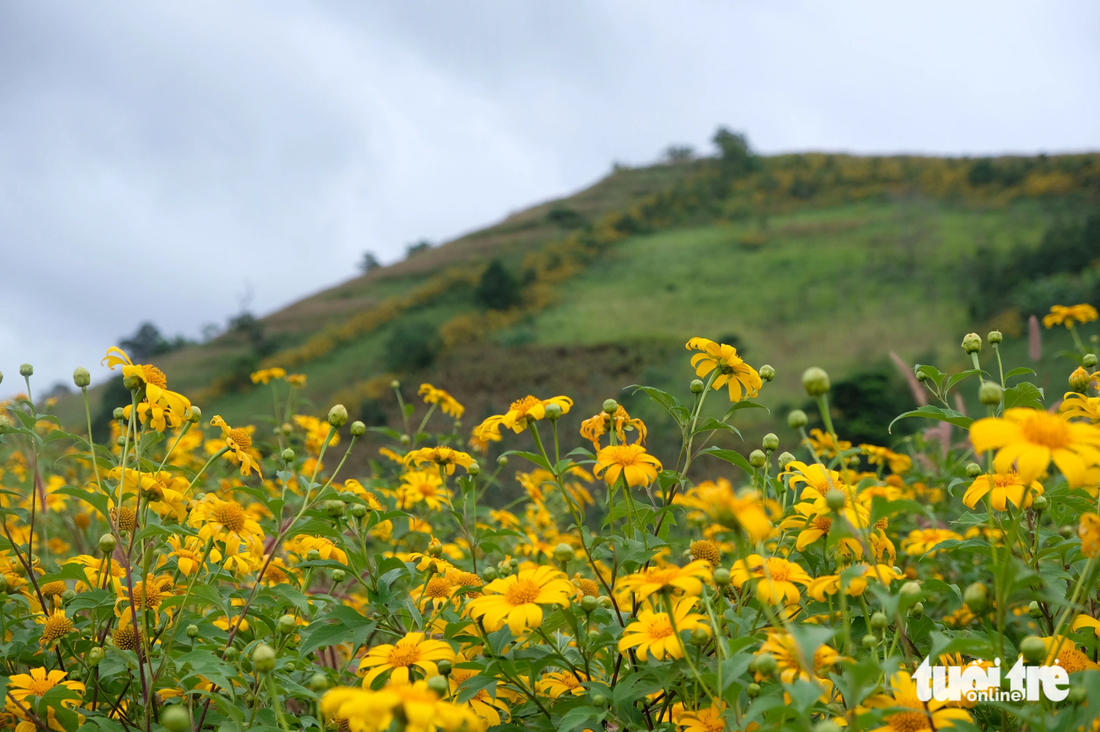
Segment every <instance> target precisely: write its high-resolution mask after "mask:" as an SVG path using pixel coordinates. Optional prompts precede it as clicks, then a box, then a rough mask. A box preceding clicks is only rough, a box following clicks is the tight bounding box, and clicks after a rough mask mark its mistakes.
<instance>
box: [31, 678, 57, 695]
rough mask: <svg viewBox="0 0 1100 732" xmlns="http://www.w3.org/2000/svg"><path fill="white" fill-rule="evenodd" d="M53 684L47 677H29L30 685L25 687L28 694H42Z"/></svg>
mask: <svg viewBox="0 0 1100 732" xmlns="http://www.w3.org/2000/svg"><path fill="white" fill-rule="evenodd" d="M54 686H55V684H54V682H52V681H50V680H49V679H31V683H30V685H29V686H28V687H27V691H28V695H29V696H43V695H44V694H45V693H46V692H47V691H49V690H50V689H52V688H53V687H54Z"/></svg>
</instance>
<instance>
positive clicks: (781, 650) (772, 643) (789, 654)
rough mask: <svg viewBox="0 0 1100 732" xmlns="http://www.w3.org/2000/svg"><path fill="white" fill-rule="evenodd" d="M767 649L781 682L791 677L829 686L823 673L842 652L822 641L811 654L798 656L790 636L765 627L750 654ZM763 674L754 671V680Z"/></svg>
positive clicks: (788, 682)
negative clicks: (762, 640) (757, 647)
mask: <svg viewBox="0 0 1100 732" xmlns="http://www.w3.org/2000/svg"><path fill="white" fill-rule="evenodd" d="M764 653H770V654H771V655H772V656H773V657H774V658H775V661H776V669H777V670H778V671H779V678H780V680H781V681H782V682H783V683H784V684H793V683H794V681H795V679H801V680H802V681H812V682H814V683H817V684H819V685H821V686H824V687H826V688H829V687H830V686H831V682H830V681H829V680H828V678H826V677H827V675H828V673H829V672H830V671H831V670H832V668H833V666H834V665H835V664H836V662H837V661H839V660H841V659H842V658H843V656H841V655H840V654H839V653H837V651H836V649H835V648H833V647H832V646H828V645H822V646H819V647H818V649H817V650H816V651H814V657H813V658H805V659H803V657H802V649H801V648H800V647H799V645H798V642H797V641H795V639H794V637H793V636H792V635H791V634H790V633H787V632H786V631H783V630H768V637H767V639H766V640H765V641H764V642H763V643H762V644H761V645H760V649H759V650H758V651H756V652H755V653H754V655H757V656H759V655H762V654H764ZM762 679H763V676H762V675H761V674H757V675H756V680H757V681H761V680H762Z"/></svg>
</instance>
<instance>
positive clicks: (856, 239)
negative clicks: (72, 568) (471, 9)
mask: <svg viewBox="0 0 1100 732" xmlns="http://www.w3.org/2000/svg"><path fill="white" fill-rule="evenodd" d="M733 138H734V139H732V140H731V139H729V138H726V139H725V140H724V143H725V149H724V150H723V154H722V155H720V156H719V157H716V158H703V159H691V160H682V161H679V162H666V163H662V164H658V165H653V166H649V167H644V168H621V167H617V168H616V169H615V170H614V171H613V172H612V173H611V174H610V175H608V176H607V177H606V178H604V179H603V180H601V181H599V182H598V183H596V184H595V185H593V186H591V187H590V188H587V189H586V190H584V191H581V192H579V193H577V194H575V195H572V196H569V197H566V198H562V199H559V200H554V201H549V202H546V203H542V204H539V205H537V206H533V207H531V208H529V209H527V210H524V211H522V212H519V213H516V214H514V215H511V216H509V217H507V218H506V219H504V220H503V221H501V222H500V223H498V224H496V225H494V226H491V227H488V228H486V229H483V230H480V231H477V232H474V233H471V234H468V235H465V236H462V237H461V238H459V239H456V240H454V241H451V242H448V243H446V244H443V245H441V246H438V247H433V248H430V249H427V250H426V251H421V252H418V253H416V254H415V255H412V256H410V257H408V258H407V259H406V260H404V261H402V262H400V263H397V264H394V265H392V266H388V267H383V268H377V269H375V270H373V271H371V272H369V273H368V274H365V275H363V276H360V277H356V278H354V279H351V280H348V281H346V282H342V283H340V284H338V285H336V286H334V287H332V288H330V289H327V290H325V291H323V292H319V293H317V294H315V295H313V296H310V297H308V298H305V299H303V300H300V301H298V302H295V303H292V304H290V305H288V306H287V307H285V308H282V309H281V310H279V311H277V312H275V313H271V314H270V315H267V316H265V317H263V318H261V319H258V320H254V321H246V322H243V323H239V326H240V327H238V328H237V329H236V330H234V331H231V332H228V333H226V334H224V335H222V336H221V337H219V338H216V339H214V340H213V341H211V342H209V343H206V344H202V345H193V346H187V347H185V348H183V349H180V350H178V351H175V352H173V353H170V354H166V355H164V356H163V357H159V358H158V359H157V360H156V363H157V365H158V366H160V367H161V368H162V369H163V370H164V371H165V372H167V373H168V374H169V375H170V378H171V384H172V386H173V388H175V389H177V390H180V391H183V392H184V393H187V394H189V395H190V396H191V397H192V398H193V400H194V401H195V402H196V403H198V404H200V405H202V407H203V409H204V411H205V412H207V413H209V414H213V413H219V414H221V415H223V416H224V417H225V418H226V419H227V420H229V421H230V423H234V424H236V423H244V422H253V423H257V424H260V423H261V422H262V421H263V420H267V421H268V422H269V423H270V421H271V418H270V414H269V412H270V404H271V399H270V394H269V393H268V392H267V390H266V387H256V386H253V385H252V384H251V382H250V381H249V379H248V374H249V373H251V372H252V371H254V370H256V369H258V368H260V367H263V366H283V367H285V368H287V369H288V370H289V371H292V372H298V373H303V374H305V375H306V376H307V377H308V387H307V389H306V391H305V397H306V398H307V401H306V402H304V404H305V406H304V409H312V410H315V411H317V412H318V413H320V412H323V411H324V410H325V409H327V407H328V405H329V404H330V403H332V402H335V401H340V402H342V403H344V404H346V405H347V406H348V408H349V411H350V413H351V414H352V416H353V418H354V417H357V416H358V417H360V418H362V419H364V420H365V421H367V422H368V424H375V425H379V424H387V423H388V424H389V426H391V427H395V428H399V427H400V421H401V420H400V415H399V414H398V411H397V407H396V401H395V399H394V397H393V394H392V392H390V391H389V388H388V384H389V383H390V381H391V380H393V379H399V380H400V381H401V382H402V383H403V385H404V386H403V387H402V392H403V396H404V399H405V400H406V401H409V400H415V399H416V395H415V392H416V388H417V387H418V386H419V384H420V383H421V382H425V381H426V382H431V383H433V384H436V385H437V386H440V387H442V388H446V389H448V390H449V391H451V393H453V394H454V395H455V397H456V398H457V399H458V400H459V401H460V402H462V403H463V404H465V405H466V407H467V413H466V415H465V418H464V419H463V423H464V424H463V427H462V430H463V431H464V432H465V431H466V430H468V429H469V428H470V427H472V426H473V425H474V424H476V423H477V422H478V421H480V419H482V418H483V417H484V416H487V415H488V414H492V413H499V412H502V411H504V410H506V409H507V407H508V403H509V402H510V401H511V400H512V399H515V398H519V397H522V396H523V395H525V394H527V393H534V394H537V395H539V396H543V397H546V396H553V395H557V394H567V395H570V396H571V397H573V398H574V400H575V401H576V405H575V407H574V412H573V413H572V414H570V415H569V416H568V417H567V418H566V422H565V423H566V425H567V428H569V429H575V428H576V425H577V424H579V420H580V419H581V418H584V417H587V416H590V415H591V414H592V413H594V412H596V411H598V409H599V405H600V404H601V403H602V401H603V400H604V399H605V398H607V397H616V398H618V399H619V400H620V401H621V402H622V403H623V404H624V405H626V406H627V408H628V409H631V411H632V412H633V411H637V412H638V413H639V414H640V415H642V416H643V417H645V418H647V419H652V420H660V419H662V413H661V412H660V411H659V410H656V409H655V408H654V407H653V405H651V404H648V403H647V402H646V401H644V400H642V399H640V398H639V397H640V395H639V397H631V396H630V395H629V393H624V392H621V391H620V387H621V386H622V385H624V384H631V383H646V384H652V385H655V386H659V387H661V388H665V389H668V390H670V391H673V392H675V393H677V394H680V395H683V394H685V392H686V386H687V382H688V381H689V380H690V379H691V378H692V376H693V374H692V372H691V370H690V368H689V366H688V363H687V358H688V354H687V352H686V351H685V350H684V343H685V342H686V341H687V339H688V338H690V337H692V336H696V335H702V336H706V337H709V338H712V339H715V340H719V339H721V340H724V341H725V342H729V343H734V344H735V345H737V346H738V347H739V349H741V351H742V353H743V355H744V357H745V358H746V360H747V361H749V362H750V363H751V364H753V365H755V366H757V367H759V366H760V365H762V364H764V363H768V362H772V363H776V364H782V365H783V366H784V370H781V371H780V372H779V374H778V376H777V378H776V380H775V382H773V383H772V384H769V385H767V386H766V389H765V390H764V392H763V393H762V395H761V398H760V401H761V402H762V403H764V404H765V405H767V406H769V407H770V408H771V409H772V413H771V415H766V414H764V413H763V410H759V411H760V413H759V415H754V416H753V418H752V419H751V420H748V421H747V422H746V425H747V428H748V430H747V431H746V433H745V437H746V440H747V442H745V443H740V442H738V441H737V438H736V437H732V436H731V437H730V440H731V441H730V443H729V445H730V446H734V447H736V446H743V447H744V449H745V450H748V449H751V447H752V446H754V445H750V444H749V443H755V441H756V439H757V437H756V436H757V435H758V433H759V432H760V431H761V430H764V429H774V430H776V431H777V432H781V430H786V428H785V426H783V424H782V417H783V415H784V414H785V411H786V409H787V408H790V407H792V406H797V405H799V404H801V402H802V401H803V397H802V395H801V393H800V386H799V374H800V373H801V370H802V369H803V368H805V367H806V366H809V365H811V364H815V365H820V366H823V367H824V368H826V369H828V370H829V371H830V373H831V374H832V375H833V379H834V383H841V382H844V381H845V379H849V380H850V382H849V383H850V384H852V385H853V388H854V389H855V392H853V393H854V394H855V396H854V397H853V398H854V399H855V402H853V403H854V404H857V405H858V409H864V408H869V409H874V408H876V404H878V402H876V401H875V400H876V399H879V397H876V396H875V395H874V394H875V393H879V392H881V393H882V394H889V396H888V397H883V398H887V399H888V401H889V402H890V403H888V404H878V406H879V407H882V408H884V409H887V410H889V409H896V410H898V411H900V409H904V408H906V407H907V406H911V402H907V401H906V400H907V399H908V398H909V397H908V396H907V391H906V388H905V386H904V382H902V381H900V376H899V372H898V371H897V370H896V368H895V367H894V366H893V365H892V364H891V362H890V360H889V357H888V354H889V353H890V352H891V351H893V352H895V353H897V354H898V355H899V356H900V357H901V358H902V359H904V360H905V361H906V362H907V363H912V362H914V361H916V360H920V359H929V358H931V357H932V356H935V357H937V358H938V359H939V360H940V362H944V361H946V362H949V363H950V362H952V361H957V362H958V363H959V364H960V366H961V365H962V364H963V354H962V352H961V350H959V349H958V342H959V341H960V339H961V337H962V335H963V334H964V333H966V332H967V331H970V330H978V331H979V332H982V333H983V334H984V330H983V329H988V328H990V327H999V328H1000V329H1001V330H1003V331H1004V332H1005V333H1006V336H1007V341H1006V349H1005V353H1006V356H1007V357H1008V358H1011V359H1015V360H1016V363H1017V365H1024V364H1025V363H1027V364H1028V365H1030V362H1027V360H1026V355H1025V354H1026V347H1025V345H1024V344H1023V343H1022V340H1021V339H1020V338H1019V336H1020V335H1021V334H1022V333H1024V332H1025V330H1026V319H1027V317H1028V315H1030V314H1031V313H1032V312H1033V311H1040V310H1042V309H1045V308H1046V307H1049V305H1050V304H1053V303H1054V302H1061V301H1062V300H1064V299H1074V298H1084V299H1093V300H1095V299H1096V298H1098V297H1100V275H1097V274H1096V272H1097V270H1096V264H1097V263H1096V262H1094V261H1092V258H1095V256H1096V252H1100V239H1098V238H1097V236H1098V235H1100V226H1098V225H1097V224H1096V219H1095V217H1094V218H1090V215H1092V214H1093V212H1094V211H1095V210H1096V206H1097V203H1098V201H1100V155H1096V154H1082V155H1062V156H1037V157H1004V158H995V159H978V160H971V159H963V158H932V157H915V156H893V157H861V156H852V155H840V154H826V153H805V154H791V155H779V156H769V157H763V156H756V155H753V154H752V153H751V151H749V150H748V148H747V146H746V145H744V144H743V140H742V139H741V138H738V137H737V136H733ZM1090 222H1091V223H1090ZM1090 251H1091V252H1092V253H1093V254H1092V255H1091V258H1090V257H1089V255H1088V252H1090ZM1036 252H1040V255H1038V256H1039V261H1040V264H1039V265H1035V264H1034V262H1033V261H1032V260H1034V259H1035V257H1036V256H1037V255H1036ZM1082 252H1084V254H1082ZM1029 256H1030V257H1032V260H1028V257H1029ZM1028 262H1031V264H1028ZM490 263H496V264H495V265H494V266H491V265H490ZM1036 267H1037V268H1036ZM1090 268H1091V269H1090ZM487 272H488V274H487ZM990 273H994V274H993V275H991V274H990ZM997 273H999V274H997ZM1049 337H1050V338H1054V339H1055V342H1053V343H1050V344H1048V346H1047V347H1046V348H1045V351H1044V358H1048V359H1049V358H1052V354H1053V353H1055V352H1056V350H1058V348H1059V347H1060V346H1059V345H1058V341H1057V339H1059V338H1061V337H1062V336H1061V335H1060V334H1054V335H1051V336H1049ZM876 380H877V381H876ZM872 382H874V383H872ZM880 382H881V383H880ZM887 382H890V383H891V384H892V387H891V388H890V389H884V388H880V387H881V386H882V384H885V383H887ZM876 384H878V386H876ZM899 384H901V385H900V386H898V385H899ZM876 389H877V391H876ZM1051 390H1052V391H1053V392H1055V393H1056V395H1060V390H1061V385H1051ZM101 397H102V389H100V390H98V391H97V392H96V394H95V398H96V399H97V400H99V399H101ZM880 401H881V400H880ZM74 407H75V405H74V404H66V403H64V402H63V403H62V404H60V405H59V408H60V413H61V415H62V418H63V419H64V420H66V421H67V422H69V423H78V422H79V419H78V418H77V417H78V415H77V413H76V412H75V410H74ZM97 408H98V405H97ZM852 409H857V407H852ZM847 416H850V417H852V419H856V417H854V416H852V415H847ZM781 437H783V438H784V440H787V441H789V440H790V439H791V437H792V436H791V435H789V434H788V435H783V434H782V432H781ZM877 437H878V438H879V439H882V440H888V439H890V437H889V436H886V435H879V436H877ZM661 447H662V446H660V445H657V446H654V449H655V450H657V451H658V454H660V449H661ZM371 452H372V453H373V449H372V450H371ZM673 457H674V456H673Z"/></svg>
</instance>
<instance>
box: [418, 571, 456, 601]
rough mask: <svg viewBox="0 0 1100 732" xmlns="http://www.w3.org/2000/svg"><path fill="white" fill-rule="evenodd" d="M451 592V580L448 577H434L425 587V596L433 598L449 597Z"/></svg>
mask: <svg viewBox="0 0 1100 732" xmlns="http://www.w3.org/2000/svg"><path fill="white" fill-rule="evenodd" d="M450 592H451V581H450V580H448V579H447V578H446V577H433V578H431V579H430V580H428V586H427V587H425V588H424V596H425V597H430V598H432V599H433V600H435V599H440V598H444V597H447V595H449V594H450Z"/></svg>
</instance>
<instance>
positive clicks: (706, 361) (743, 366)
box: [686, 338, 764, 402]
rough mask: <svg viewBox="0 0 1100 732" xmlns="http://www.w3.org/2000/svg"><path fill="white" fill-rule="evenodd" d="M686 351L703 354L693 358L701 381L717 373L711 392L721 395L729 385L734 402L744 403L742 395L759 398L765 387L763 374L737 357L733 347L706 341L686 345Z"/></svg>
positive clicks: (700, 340)
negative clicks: (714, 372)
mask: <svg viewBox="0 0 1100 732" xmlns="http://www.w3.org/2000/svg"><path fill="white" fill-rule="evenodd" d="M686 348H687V350H689V351H700V353H696V354H695V355H694V356H692V357H691V365H692V367H694V368H695V374H696V375H697V376H698V377H699V378H703V377H705V376H706V375H708V374H709V373H710V372H711V371H714V370H715V369H718V375H717V377H715V379H714V381H713V382H712V383H711V388H712V389H715V390H719V391H720V390H721V389H722V387H723V386H726V385H727V384H728V385H729V392H730V401H731V402H739V401H741V398H742V395H744V396H745V397H754V396H756V395H757V394H758V393H759V392H760V387H762V386H763V385H764V382H763V381H762V380H761V379H760V374H758V373H756V369H754V368H753V367H752V366H749V365H748V364H747V363H745V362H744V360H743V359H742V358H741V357H740V356H738V355H737V349H736V348H734V347H733V346H727V345H726V344H724V343H715V342H714V341H711V340H707V339H706V338H692V339H691V340H690V341H688V342H687V346H686Z"/></svg>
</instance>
